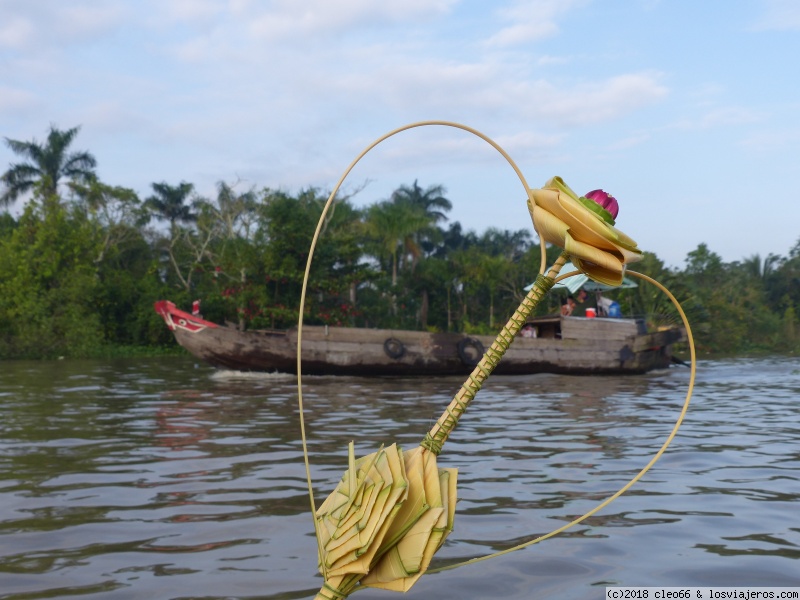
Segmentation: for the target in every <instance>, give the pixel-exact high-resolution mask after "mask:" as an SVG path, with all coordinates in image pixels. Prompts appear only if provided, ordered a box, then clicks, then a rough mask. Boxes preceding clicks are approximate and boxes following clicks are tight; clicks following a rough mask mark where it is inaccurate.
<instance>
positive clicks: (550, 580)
mask: <svg viewBox="0 0 800 600" xmlns="http://www.w3.org/2000/svg"><path fill="white" fill-rule="evenodd" d="M688 378H689V370H688V369H686V368H683V367H674V368H672V369H670V370H667V371H662V372H656V373H651V374H648V375H644V376H628V377H623V378H619V377H572V376H555V375H537V376H524V377H492V378H490V380H489V382H488V383H487V385H486V387H485V389H484V390H483V391H482V392H481V393H480V394H479V395H478V397H477V398H476V400H475V402H474V403H473V405H472V406H471V407H470V409H469V410H468V411H467V413H466V415H465V416H464V418H463V419H462V421H461V424H460V425H459V426H458V428H457V429H456V431H455V432H454V434H453V435H452V437H451V439H450V441H449V442H448V443H447V445H446V446H445V449H444V452H443V453H442V455H441V457H440V466H453V467H458V469H459V492H458V497H459V501H458V505H457V511H456V520H455V530H454V531H453V533H452V534H451V536H450V538H448V541H447V543H446V545H445V546H444V547H443V548H442V549H441V550H440V551H439V553H438V554H437V558H436V564H437V565H440V566H441V565H443V564H448V563H453V562H457V561H459V560H464V559H468V558H472V557H476V556H481V555H484V554H487V553H489V552H493V551H497V550H500V549H503V548H508V547H510V546H513V545H515V544H518V543H521V542H524V541H526V540H528V539H531V538H532V537H535V536H536V535H541V534H543V533H546V532H548V531H550V530H552V529H555V528H556V527H559V526H560V525H562V524H564V523H566V522H568V521H570V520H572V519H573V518H575V517H576V516H579V515H580V514H582V513H583V512H585V511H587V510H589V509H591V508H592V507H594V506H595V505H596V504H598V503H599V502H600V501H601V500H603V499H604V498H605V497H607V496H609V495H610V494H612V493H613V492H615V491H616V490H617V489H618V488H619V487H620V486H622V485H623V484H624V483H625V482H626V481H627V480H628V479H630V478H631V477H632V476H633V475H634V474H635V473H637V472H638V471H639V469H640V468H641V467H643V466H644V465H645V464H646V462H647V461H648V460H649V457H650V456H651V455H652V454H653V453H654V452H656V451H657V450H658V448H659V447H660V446H661V444H662V442H663V439H664V438H665V437H666V436H667V435H668V433H669V431H670V430H671V428H672V425H673V423H674V421H675V418H676V416H677V414H678V412H679V410H680V407H681V405H682V403H683V399H684V396H685V392H686V387H687V383H688ZM303 381H304V399H305V402H306V418H307V425H308V431H309V449H310V452H311V461H312V475H313V479H314V482H315V488H316V492H317V493H316V497H317V498H318V499H319V500H321V499H322V498H324V496H325V495H327V493H328V492H329V491H330V489H332V487H333V486H334V485H335V484H336V482H338V480H339V478H340V476H341V474H342V473H343V471H344V469H345V467H346V454H347V453H346V448H347V443H348V442H349V441H350V440H351V439H352V440H355V441H356V452H357V454H358V455H362V454H367V453H369V452H372V451H374V450H375V449H376V448H377V446H379V445H380V444H381V443H391V442H394V441H396V442H399V443H401V444H402V445H404V446H405V447H409V448H410V447H413V446H414V445H415V444H417V443H418V442H419V440H420V439H421V438H422V436H423V435H424V433H425V432H426V431H427V430H428V428H429V427H430V426H431V425H432V423H433V422H434V421H435V419H436V418H437V417H438V416H439V414H440V413H441V411H442V409H443V408H444V406H446V404H447V403H448V401H449V400H450V398H451V397H452V395H453V393H454V392H455V391H456V390H457V389H458V387H459V385H460V383H461V380H460V378H456V377H453V378H450V377H448V378H438V379H433V380H426V381H419V380H416V379H410V378H409V379H388V378H387V379H359V378H334V377H317V378H313V377H312V378H304V380H303ZM320 583H321V578H320V577H319V575H318V574H317V572H316V548H315V542H314V537H313V522H312V519H311V516H310V508H309V500H308V494H307V491H306V482H305V470H304V467H303V463H302V454H301V445H300V442H299V418H298V412H297V402H296V391H295V384H294V379H293V378H291V377H287V376H275V375H253V376H243V375H236V374H231V373H221V372H215V371H213V370H211V369H209V368H207V367H204V366H202V365H199V364H196V362H195V361H194V360H192V359H189V358H172V359H158V360H139V359H137V360H127V361H97V362H92V361H86V362H83V361H59V362H10V363H0V599H2V600H23V599H24V600H30V599H35V598H97V599H110V600H129V599H130V600H133V599H148V600H149V599H158V600H161V599H203V600H211V599H223V598H225V599H231V598H247V599H255V598H260V599H267V598H270V599H290V598H310V597H313V595H314V593H315V592H316V591H317V590H318V589H319V586H320ZM606 585H638V586H662V585H663V586H705V585H714V586H800V361H798V360H796V359H789V358H771V359H758V360H744V359H739V360H724V361H701V362H700V363H699V365H698V380H697V387H696V390H695V395H694V397H693V400H692V405H691V407H690V409H689V413H688V414H687V417H686V420H685V422H684V425H683V427H682V428H681V430H680V432H679V433H678V436H677V437H676V438H675V440H674V442H673V444H672V445H671V446H670V448H669V449H668V450H667V452H666V453H665V455H664V456H663V457H662V458H661V460H659V462H658V463H656V465H655V466H654V467H653V468H652V469H651V471H649V472H648V473H647V474H646V475H645V476H644V477H643V479H642V480H641V481H639V482H638V483H637V484H636V485H635V486H634V487H633V488H632V489H631V490H630V491H629V492H628V493H627V494H626V495H624V496H622V497H621V498H620V499H618V500H617V501H615V502H614V503H612V504H611V505H609V506H608V507H606V508H605V509H603V510H602V511H601V512H599V513H598V514H597V515H595V516H594V517H591V518H590V519H589V520H587V521H585V522H583V523H581V524H579V525H577V526H576V527H574V528H573V529H570V530H568V531H567V532H565V533H563V534H561V535H560V536H557V537H554V538H551V539H548V540H545V541H543V542H541V543H540V544H536V545H534V546H531V547H529V548H526V549H524V550H521V551H519V552H515V553H512V554H508V555H505V556H502V557H500V558H496V559H492V560H488V561H485V562H481V563H478V564H475V565H469V566H467V567H462V568H458V569H454V570H450V571H444V572H441V573H435V574H430V575H425V576H424V577H423V578H422V579H421V580H420V581H419V582H418V583H417V585H416V586H415V587H414V588H413V589H412V590H411V591H410V592H409V593H407V594H406V595H405V596H402V597H404V598H408V599H409V600H411V599H416V598H420V599H421V598H431V597H435V598H438V599H447V598H462V599H472V598H475V599H478V598H481V599H482V598H496V597H502V598H512V599H520V600H521V599H528V598H532V597H537V598H558V599H584V598H585V599H592V598H601V597H602V595H603V587H604V586H606ZM355 597H357V598H359V600H377V599H380V598H393V597H396V598H401V596H398V595H396V594H395V593H393V592H385V591H377V590H367V591H364V592H359V593H358V594H356V596H355Z"/></svg>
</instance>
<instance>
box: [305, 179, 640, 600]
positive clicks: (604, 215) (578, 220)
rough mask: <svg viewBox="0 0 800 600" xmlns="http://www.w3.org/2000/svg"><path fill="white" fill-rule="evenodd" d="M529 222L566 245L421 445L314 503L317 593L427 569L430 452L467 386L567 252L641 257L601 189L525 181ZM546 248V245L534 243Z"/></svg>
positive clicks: (598, 265) (604, 275) (432, 504)
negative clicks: (533, 185)
mask: <svg viewBox="0 0 800 600" xmlns="http://www.w3.org/2000/svg"><path fill="white" fill-rule="evenodd" d="M528 208H529V210H530V213H531V218H532V219H533V224H534V228H535V229H536V231H537V232H538V234H539V237H540V238H541V242H542V246H543V250H544V243H545V242H549V243H552V244H555V245H557V246H559V247H561V248H563V249H564V252H563V253H562V254H561V256H559V258H558V259H557V260H556V261H555V263H554V264H553V265H552V267H551V268H550V269H549V271H548V273H547V275H542V274H540V275H539V276H538V277H537V279H536V282H535V283H534V285H533V287H532V288H531V290H530V291H529V292H528V294H527V296H526V297H525V298H524V299H523V301H522V303H521V304H520V306H519V307H518V308H517V309H516V311H515V312H514V314H513V316H512V317H511V318H510V319H509V320H508V322H507V323H506V324H505V326H504V327H503V329H502V330H501V331H500V333H499V334H498V336H497V337H496V339H495V341H494V342H493V343H492V345H491V346H490V347H489V349H488V350H487V351H486V353H485V354H484V356H483V357H482V358H481V360H480V361H479V363H478V365H477V366H476V367H475V369H474V370H473V371H472V373H471V374H470V375H469V377H468V378H467V380H466V381H465V383H464V384H463V385H462V386H461V388H460V389H459V391H458V393H456V395H455V397H454V398H453V400H452V401H451V402H450V405H449V406H448V407H447V409H445V411H444V412H443V413H442V416H441V417H439V419H438V420H437V422H436V424H435V425H434V426H433V427H432V428H431V430H430V431H429V432H428V433H427V435H426V436H425V438H424V439H423V440H422V442H421V443H420V445H419V446H418V447H416V448H414V449H412V450H410V451H403V450H402V449H401V448H400V447H399V446H397V445H396V444H392V445H391V446H389V447H388V448H383V447H381V448H380V449H379V450H378V451H377V452H374V453H372V454H370V455H368V456H365V457H363V458H360V459H358V460H356V459H355V458H354V450H353V444H352V442H351V444H350V447H349V468H348V469H347V471H346V472H345V474H344V476H343V477H342V479H341V481H340V482H339V485H338V486H337V487H336V489H335V490H334V491H333V492H332V493H331V494H330V496H328V498H327V499H326V500H325V501H324V502H323V503H322V505H320V507H319V509H318V510H317V512H316V520H317V536H318V543H319V553H320V555H319V562H320V571H321V572H322V575H323V577H324V579H325V583H324V584H323V586H322V589H320V591H319V593H318V594H317V599H318V600H341V599H343V598H346V597H347V596H348V595H349V594H350V593H351V592H353V591H354V590H355V589H357V588H359V587H375V588H383V589H388V590H395V591H407V590H408V589H409V588H410V587H411V586H412V585H413V584H414V583H415V582H416V581H417V579H419V577H421V576H422V574H423V573H424V572H425V571H426V569H427V568H428V565H429V564H430V561H431V559H432V557H433V555H434V553H435V552H436V551H437V550H438V549H439V548H440V547H441V546H442V544H443V543H444V541H445V538H446V537H447V535H448V534H449V533H450V532H451V531H452V529H453V520H454V517H455V504H456V477H457V471H456V469H440V468H438V467H437V464H436V460H437V456H438V455H439V453H440V452H441V450H442V446H443V445H444V443H445V441H446V440H447V438H448V437H449V435H450V433H451V432H452V431H453V429H454V428H455V426H456V424H457V423H458V420H459V418H460V417H461V415H462V414H463V413H464V411H466V409H467V407H468V406H469V404H470V402H471V401H472V400H473V399H474V398H475V394H477V392H478V391H479V390H480V389H481V387H482V385H483V383H484V382H485V380H486V379H487V378H488V377H489V375H490V374H491V373H492V371H493V370H494V368H495V367H496V366H497V364H498V363H499V362H500V359H501V358H502V357H503V355H504V354H505V352H506V350H507V349H508V347H509V345H510V344H511V342H512V341H513V340H514V338H515V337H516V335H517V334H518V333H519V330H520V329H521V327H522V326H523V325H524V324H525V322H526V321H527V319H528V317H529V316H530V314H531V312H532V311H533V309H534V308H535V307H536V305H537V304H538V303H539V301H540V300H541V299H542V298H543V297H544V295H545V294H546V293H547V292H548V291H549V290H550V288H551V287H552V286H553V284H554V283H555V279H556V277H557V276H558V273H559V271H560V270H561V267H562V266H563V265H564V264H565V263H566V262H567V260H568V259H570V260H572V262H573V263H574V264H575V266H576V267H577V268H578V269H579V270H580V271H581V272H583V273H585V274H586V275H588V276H589V277H590V278H592V279H594V280H595V281H599V282H601V283H605V284H608V285H619V284H620V283H621V282H622V277H623V274H624V272H625V266H626V265H627V264H628V263H630V262H634V261H637V260H639V259H640V258H641V251H640V250H639V249H638V247H637V245H636V242H634V241H633V240H632V239H631V238H629V237H628V236H626V235H625V234H624V233H622V232H621V231H619V230H618V229H616V228H615V227H614V219H615V218H616V216H617V214H618V211H619V207H618V203H617V201H616V199H615V198H614V197H613V196H611V195H609V194H607V193H606V192H604V191H602V190H594V191H593V192H590V193H589V194H587V197H578V196H577V195H576V194H575V192H573V191H572V190H571V189H570V188H569V186H567V184H566V183H564V181H563V180H562V179H561V178H560V177H554V178H552V179H551V180H550V181H548V182H547V184H545V186H544V188H542V189H532V190H529V191H528ZM542 254H543V255H544V252H543V253H542Z"/></svg>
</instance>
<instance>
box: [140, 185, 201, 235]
mask: <svg viewBox="0 0 800 600" xmlns="http://www.w3.org/2000/svg"><path fill="white" fill-rule="evenodd" d="M151 185H152V186H153V191H154V192H155V194H154V195H152V196H150V197H149V198H147V200H145V201H144V206H145V208H147V209H148V210H150V211H152V212H154V213H155V214H156V216H157V217H158V218H160V219H164V220H165V221H169V228H170V232H171V233H172V234H173V237H174V234H175V226H176V224H177V223H178V222H183V223H186V222H189V221H194V220H195V218H196V215H195V214H194V213H193V212H192V207H191V206H189V205H187V204H186V200H187V199H188V198H189V194H191V193H192V191H193V190H194V185H192V184H191V183H186V182H185V181H182V182H181V183H179V184H178V185H169V184H168V183H166V182H161V183H153V184H151Z"/></svg>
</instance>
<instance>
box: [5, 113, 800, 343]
mask: <svg viewBox="0 0 800 600" xmlns="http://www.w3.org/2000/svg"><path fill="white" fill-rule="evenodd" d="M78 131H79V130H78V128H74V129H70V130H67V131H60V130H58V129H56V128H55V127H51V129H50V132H49V135H48V138H47V140H46V141H45V142H43V143H37V142H36V141H32V142H21V141H15V140H8V139H6V143H7V145H8V146H9V147H10V148H11V149H12V150H13V151H14V152H15V154H17V155H18V156H20V157H21V159H22V160H21V162H19V163H16V164H12V165H9V168H8V170H7V171H6V172H5V173H4V174H3V176H2V196H0V209H2V208H3V207H8V206H9V205H10V204H11V203H12V202H13V201H14V200H16V199H17V198H27V202H26V204H25V206H24V210H23V211H22V213H21V214H20V215H19V216H18V217H14V216H12V215H11V214H10V213H9V212H8V211H7V210H6V211H4V212H2V213H0V358H6V359H8V358H32V357H55V356H70V357H87V356H102V355H107V354H119V353H120V352H123V353H136V352H142V351H147V352H157V351H164V350H163V349H165V348H170V347H174V342H173V340H172V337H171V334H170V333H169V331H168V330H167V329H166V327H164V325H163V323H162V322H161V320H160V318H159V317H158V316H157V315H156V314H155V312H154V311H153V308H152V307H153V302H154V301H156V300H159V299H170V300H172V301H173V302H175V303H176V304H177V305H178V306H181V307H184V308H188V307H189V306H190V305H191V302H192V301H193V300H195V299H201V300H202V310H203V315H204V316H205V317H206V318H208V319H210V320H214V321H218V322H223V321H230V322H235V323H237V324H238V325H239V326H241V327H244V328H254V327H288V326H292V325H293V324H295V323H296V322H297V317H298V314H297V310H298V305H299V296H300V289H301V283H302V276H303V271H304V269H305V264H306V259H307V254H308V248H309V245H310V242H311V238H312V235H313V232H314V229H315V227H316V223H317V220H318V218H319V216H320V214H321V212H322V207H323V205H324V203H325V201H326V199H327V193H323V192H322V191H320V190H317V189H312V188H309V189H305V190H302V191H300V192H299V193H297V194H289V193H286V192H284V191H280V190H273V189H269V188H263V189H258V188H255V187H252V188H246V189H245V188H244V187H243V186H242V185H241V184H238V183H226V182H220V183H219V185H218V188H217V194H216V197H214V198H203V197H201V196H199V195H198V194H197V193H195V191H194V187H193V185H192V184H191V183H187V182H180V183H177V184H170V183H167V182H155V183H153V184H152V191H151V192H149V194H148V195H147V196H146V197H144V198H142V197H141V196H140V195H139V194H138V193H137V192H136V191H134V190H130V189H126V188H121V187H116V186H114V185H111V184H107V183H104V182H101V181H99V180H98V179H97V177H96V176H95V172H94V169H95V166H96V160H95V158H94V157H93V156H92V155H91V154H89V153H88V152H71V151H70V146H71V145H72V144H73V142H74V139H75V137H76V135H77V133H78ZM450 209H451V203H450V201H449V200H448V199H447V197H446V191H445V189H444V188H443V187H441V186H431V187H427V188H423V187H421V186H419V185H418V184H417V182H414V183H413V184H411V185H408V186H401V187H400V188H399V189H397V190H396V191H395V192H394V193H393V194H392V196H391V197H390V198H388V199H386V200H381V201H378V202H375V203H374V204H372V205H370V206H367V207H366V208H356V207H355V206H354V205H353V203H352V202H351V198H348V197H343V198H340V199H339V201H338V202H337V204H336V205H335V209H334V210H333V212H331V213H330V214H329V215H328V217H327V219H326V222H325V224H324V232H323V235H322V237H321V239H320V242H319V245H318V248H317V251H316V253H315V260H314V266H313V271H312V276H311V282H310V288H309V294H308V299H307V306H306V310H307V314H306V319H307V322H309V323H327V324H343V325H352V326H360V327H395V328H407V329H429V330H439V331H468V332H485V333H489V332H491V333H494V332H496V331H497V330H498V328H499V327H500V325H501V324H502V323H503V322H505V320H506V318H507V317H508V316H509V315H510V314H511V313H512V312H513V309H514V308H515V307H516V306H517V304H518V303H519V301H520V300H521V298H522V297H523V295H524V287H525V286H526V285H527V284H528V283H530V282H531V281H532V280H533V278H534V277H535V276H536V273H537V271H538V267H539V262H540V256H539V253H540V249H539V246H538V244H536V243H534V241H535V240H534V239H533V236H532V228H526V229H522V230H519V231H500V230H497V229H487V230H486V231H484V232H481V233H476V232H473V231H464V230H463V229H462V227H461V225H460V224H459V223H457V222H449V221H448V218H447V213H448V211H449V210H450ZM548 252H549V253H550V252H551V253H552V256H550V257H549V259H550V261H552V259H553V258H555V256H557V254H558V249H550V250H548ZM636 270H637V271H640V272H643V273H645V274H647V275H650V276H651V277H653V278H655V279H657V280H659V281H661V282H662V283H664V284H665V285H667V287H669V288H670V289H671V290H672V292H673V293H674V294H675V295H676V296H677V298H678V299H679V300H680V301H681V302H682V303H683V305H684V307H685V308H686V309H687V312H688V313H689V315H690V319H691V320H692V324H693V327H694V329H695V334H696V337H697V342H698V347H699V349H700V350H701V351H702V352H706V353H734V352H758V351H761V352H793V351H796V350H797V349H798V347H800V331H798V311H799V310H800V241H798V244H797V245H795V247H794V248H792V249H790V250H789V253H788V256H785V257H783V256H775V255H769V256H767V257H766V258H764V259H762V258H761V257H759V256H752V257H749V258H745V259H743V260H741V261H736V262H732V263H725V262H723V261H722V260H721V258H720V257H719V256H718V255H717V254H715V253H714V252H713V251H711V250H710V249H709V248H708V247H707V246H706V245H705V244H700V245H698V247H697V249H695V250H694V251H692V252H690V253H689V254H688V256H687V257H686V264H685V268H684V269H682V270H678V269H669V268H665V267H664V264H663V262H662V261H661V260H659V258H658V257H657V256H655V255H654V254H649V253H648V254H646V255H645V257H644V260H643V261H642V262H641V263H638V264H637V265H636ZM614 295H615V297H616V299H617V300H619V301H620V303H621V304H622V306H623V310H624V311H625V312H626V313H627V314H637V315H645V316H646V317H647V318H648V320H649V321H650V323H651V324H653V325H658V324H659V323H662V322H664V323H666V322H674V321H676V320H677V317H676V315H675V314H674V310H673V309H672V308H671V305H670V303H669V300H668V299H667V298H666V297H665V296H664V295H663V294H662V293H661V292H659V291H658V290H656V289H655V288H654V287H652V286H649V285H647V284H642V285H640V286H639V287H638V288H636V289H631V290H620V291H618V292H616V293H615V294H614ZM558 306H559V297H558V295H557V294H550V295H549V296H548V298H547V300H546V302H545V303H543V305H542V306H540V307H539V313H540V314H546V313H548V312H556V311H557V310H558Z"/></svg>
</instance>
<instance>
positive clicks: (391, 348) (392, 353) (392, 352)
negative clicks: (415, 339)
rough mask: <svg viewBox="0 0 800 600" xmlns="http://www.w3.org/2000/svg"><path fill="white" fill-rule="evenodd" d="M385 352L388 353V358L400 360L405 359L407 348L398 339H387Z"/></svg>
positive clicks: (384, 347)
mask: <svg viewBox="0 0 800 600" xmlns="http://www.w3.org/2000/svg"><path fill="white" fill-rule="evenodd" d="M383 351H384V352H386V356H388V357H389V358H393V359H395V360H398V359H400V358H403V356H404V355H405V353H406V347H405V344H403V342H401V341H400V340H398V339H397V338H394V337H390V338H386V341H385V342H383Z"/></svg>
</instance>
